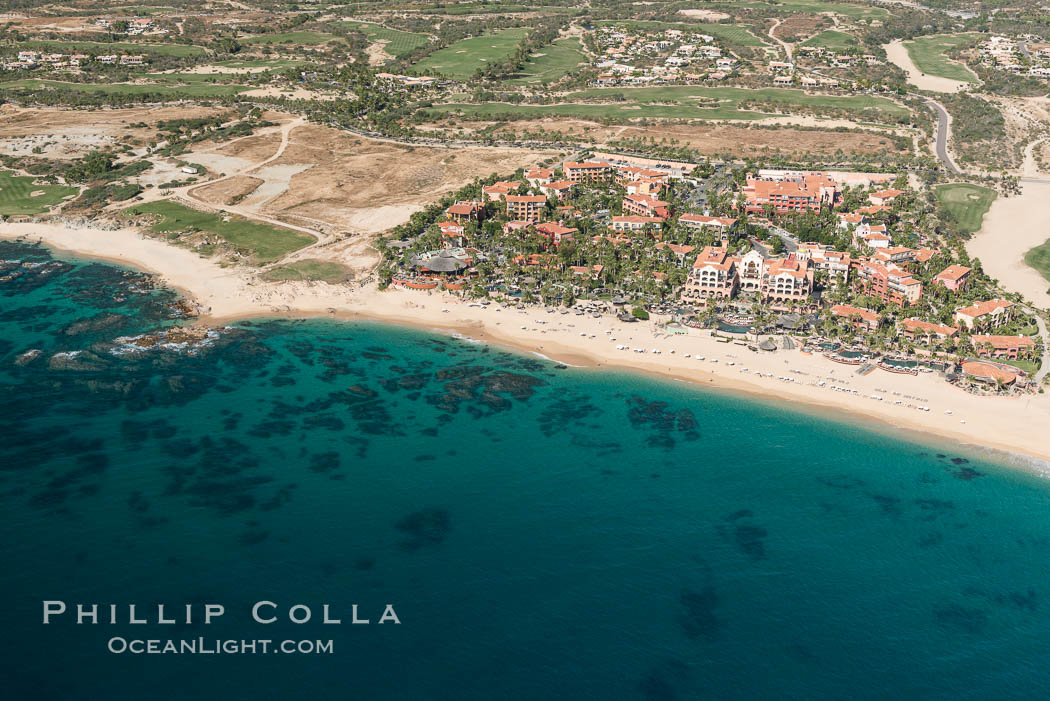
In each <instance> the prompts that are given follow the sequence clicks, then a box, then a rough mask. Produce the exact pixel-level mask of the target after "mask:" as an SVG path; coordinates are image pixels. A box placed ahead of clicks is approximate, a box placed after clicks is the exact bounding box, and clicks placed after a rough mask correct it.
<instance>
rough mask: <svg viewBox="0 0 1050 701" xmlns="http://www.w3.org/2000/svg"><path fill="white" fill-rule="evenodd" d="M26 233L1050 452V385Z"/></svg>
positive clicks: (217, 290)
mask: <svg viewBox="0 0 1050 701" xmlns="http://www.w3.org/2000/svg"><path fill="white" fill-rule="evenodd" d="M22 236H25V237H26V238H27V239H28V240H30V241H40V242H42V243H45V244H47V245H49V246H51V247H53V248H56V249H60V250H65V251H70V252H73V253H76V254H79V255H83V256H88V257H94V258H99V259H103V260H108V261H112V262H116V263H120V264H124V265H128V266H132V267H136V268H140V269H143V270H146V271H149V272H152V273H155V274H157V275H158V276H160V277H161V278H162V279H163V280H164V282H165V283H166V284H168V285H169V286H171V287H174V288H176V289H178V290H180V291H181V292H182V293H183V294H185V295H186V296H188V297H190V298H191V299H193V300H194V301H196V302H197V303H198V304H200V305H201V307H202V309H203V311H204V314H203V316H202V319H201V322H202V323H208V324H217V323H228V322H231V321H233V320H236V319H243V318H247V317H259V316H270V317H273V316H290V317H328V318H339V319H350V320H364V319H370V320H377V321H384V322H391V323H398V324H407V325H411V326H415V327H420V328H424V329H428V330H433V331H439V332H445V333H456V334H460V335H463V336H467V337H470V338H473V339H476V340H480V341H486V342H492V343H497V344H505V345H508V346H512V347H514V348H517V349H520V350H523V351H526V352H532V353H538V354H541V355H543V356H546V357H548V358H551V359H552V360H557V361H560V362H564V363H566V364H570V365H576V366H593V367H610V368H622V369H625V370H635V371H641V372H647V373H655V374H660V375H664V376H667V377H671V378H675V379H679V380H684V381H687V382H691V383H695V384H698V385H702V386H706V387H712V388H719V389H726V390H732V391H736V392H744V393H748V394H752V395H758V396H761V397H766V398H770V399H779V400H788V401H792V402H802V403H805V404H808V405H810V406H813V407H820V408H823V409H825V410H829V411H832V412H834V413H835V414H836V415H840V416H841V415H842V412H847V414H849V415H852V416H854V417H857V418H863V419H864V420H865V423H870V425H871V427H873V428H880V429H884V430H893V429H904V430H907V431H912V432H918V433H912V434H910V436H909V437H911V438H921V434H935V435H938V436H940V437H942V438H947V439H950V440H953V441H959V442H961V443H967V444H972V445H976V446H983V447H988V448H993V449H996V450H1000V451H1005V452H1008V453H1015V454H1021V455H1024V456H1028V457H1031V458H1036V459H1037V460H1040V461H1050V443H1048V442H1047V441H1046V439H1045V436H1044V431H1045V429H1046V426H1050V395H1045V394H1043V395H1031V396H1025V397H979V396H974V395H971V394H968V393H966V392H964V391H962V390H960V389H957V388H955V387H952V386H951V385H949V384H947V383H945V382H944V381H943V380H941V379H940V378H938V377H937V376H936V375H934V374H920V375H918V376H912V375H896V374H891V373H887V372H884V371H882V370H876V371H875V372H873V373H871V374H869V375H867V376H859V375H857V374H856V373H855V368H854V367H852V366H848V365H841V364H837V363H834V362H831V361H829V360H827V359H825V358H823V357H821V356H816V355H804V354H802V353H801V352H800V351H799V350H791V351H789V350H779V351H776V352H771V353H761V354H759V353H755V352H752V351H749V350H748V349H747V348H746V347H744V346H738V345H734V344H726V343H720V342H719V341H717V340H716V339H714V338H713V337H711V335H710V333H709V332H708V331H701V330H695V329H690V330H689V332H688V333H687V334H676V335H668V334H667V333H665V331H664V329H663V327H661V326H660V325H659V323H658V320H656V319H654V320H652V321H650V322H639V323H624V322H621V321H618V320H617V319H616V318H615V317H613V316H610V315H606V316H602V317H601V318H595V317H593V316H590V315H584V316H577V315H575V314H571V313H570V314H561V313H560V312H555V313H549V312H547V311H545V310H544V309H542V308H536V309H529V310H525V311H522V310H518V309H515V308H510V307H506V308H501V307H500V306H499V305H497V304H491V305H488V306H487V307H480V306H471V305H470V304H469V303H468V302H466V301H464V300H461V299H459V298H457V297H454V296H452V295H449V294H444V293H438V292H429V293H428V292H418V291H410V290H386V291H379V290H378V289H376V288H375V287H374V286H367V287H361V288H352V287H344V286H332V285H328V284H325V283H320V282H317V283H302V282H298V283H264V282H261V281H259V280H258V279H257V277H256V274H255V273H254V272H253V271H250V270H247V269H237V268H223V267H220V266H219V265H218V264H216V263H214V262H212V261H210V260H206V259H203V258H200V257H199V256H197V255H196V254H194V253H192V252H190V251H187V250H183V249H179V248H174V247H171V246H169V245H167V244H165V243H162V242H161V241H157V240H153V239H149V238H145V237H143V236H141V235H140V234H139V233H138V232H137V231H136V230H134V229H118V230H112V231H106V230H101V229H86V228H65V227H63V226H62V225H59V224H10V223H6V224H0V238H8V239H11V238H18V237H22ZM617 346H628V347H629V348H630V349H631V350H619V349H617ZM635 349H644V351H645V352H635ZM653 351H659V353H655V352H653ZM672 351H673V352H672ZM701 358H702V359H701ZM820 383H823V384H820ZM836 388H837V389H836ZM872 395H875V396H877V397H882V399H881V400H879V399H875V398H872ZM896 402H900V403H899V404H898V403H896ZM909 405H911V406H910V407H909ZM919 406H925V407H929V411H924V410H921V409H919V408H917V407H919ZM948 411H950V412H951V413H950V414H949V413H946V412H948ZM1032 466H1033V467H1034V468H1035V469H1039V470H1040V471H1042V470H1043V469H1045V468H1046V467H1047V466H1046V465H1043V464H1041V463H1034V462H1033V463H1032Z"/></svg>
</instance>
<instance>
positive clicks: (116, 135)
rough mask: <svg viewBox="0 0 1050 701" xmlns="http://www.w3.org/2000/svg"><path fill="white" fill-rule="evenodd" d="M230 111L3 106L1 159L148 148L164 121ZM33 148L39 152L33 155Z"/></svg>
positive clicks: (63, 157) (60, 157)
mask: <svg viewBox="0 0 1050 701" xmlns="http://www.w3.org/2000/svg"><path fill="white" fill-rule="evenodd" d="M225 111H226V110H223V109H221V108H203V107H192V106H183V107H135V108H129V109H114V110H91V111H87V110H68V109H36V108H23V107H18V106H16V105H12V104H6V105H0V153H2V154H8V155H18V156H27V155H38V156H41V157H43V158H53V159H58V160H69V159H73V158H79V157H81V156H83V155H84V154H86V153H88V152H90V151H94V150H97V149H99V148H105V147H108V146H112V145H114V144H116V143H118V142H120V141H131V142H137V143H142V144H144V143H146V142H148V141H149V140H150V139H151V138H152V137H154V136H155V135H156V131H155V128H156V124H157V122H159V121H163V120H169V119H183V118H195V117H203V116H212V115H215V114H220V113H222V112H225ZM133 124H135V125H139V126H132V125H133ZM34 148H39V149H40V152H39V153H38V154H33V149H34Z"/></svg>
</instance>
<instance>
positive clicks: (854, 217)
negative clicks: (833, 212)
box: [839, 212, 868, 229]
mask: <svg viewBox="0 0 1050 701" xmlns="http://www.w3.org/2000/svg"><path fill="white" fill-rule="evenodd" d="M867 221H868V218H867V217H866V216H864V215H863V214H860V213H858V212H850V213H848V214H840V215H839V226H840V227H842V228H843V229H849V227H851V226H860V225H861V224H866V223H867Z"/></svg>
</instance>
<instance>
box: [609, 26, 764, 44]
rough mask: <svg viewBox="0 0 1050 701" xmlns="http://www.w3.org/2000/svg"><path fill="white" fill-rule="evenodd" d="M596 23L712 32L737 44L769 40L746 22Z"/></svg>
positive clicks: (729, 42) (717, 37)
mask: <svg viewBox="0 0 1050 701" xmlns="http://www.w3.org/2000/svg"><path fill="white" fill-rule="evenodd" d="M596 24H604V25H616V26H624V27H628V28H629V27H638V28H640V29H680V30H682V31H683V32H699V33H700V34H710V35H711V36H713V37H715V38H716V39H721V40H722V41H724V42H725V43H727V44H730V45H735V46H763V45H764V44H766V43H767V42H765V41H763V40H762V39H760V38H758V37H757V36H755V35H754V34H752V33H751V32H750V31H748V25H746V24H713V23H705V22H651V21H648V20H605V21H602V22H597V23H596Z"/></svg>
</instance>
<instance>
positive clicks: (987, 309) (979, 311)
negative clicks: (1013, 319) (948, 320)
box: [955, 299, 1014, 331]
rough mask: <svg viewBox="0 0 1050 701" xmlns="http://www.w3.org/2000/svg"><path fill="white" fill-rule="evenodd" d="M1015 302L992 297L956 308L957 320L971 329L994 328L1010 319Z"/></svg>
mask: <svg viewBox="0 0 1050 701" xmlns="http://www.w3.org/2000/svg"><path fill="white" fill-rule="evenodd" d="M1013 307H1014V303H1013V302H1007V301H1006V300H1005V299H991V300H988V301H987V302H977V303H976V304H972V305H970V306H969V307H963V308H962V309H956V310H955V320H956V321H957V322H959V323H960V324H963V325H965V326H966V328H968V329H970V330H971V331H972V330H973V329H978V328H980V329H994V328H997V327H999V326H1002V325H1003V324H1005V323H1007V322H1009V321H1010V315H1011V310H1012V309H1013Z"/></svg>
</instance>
